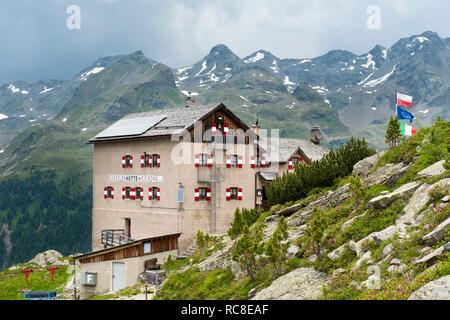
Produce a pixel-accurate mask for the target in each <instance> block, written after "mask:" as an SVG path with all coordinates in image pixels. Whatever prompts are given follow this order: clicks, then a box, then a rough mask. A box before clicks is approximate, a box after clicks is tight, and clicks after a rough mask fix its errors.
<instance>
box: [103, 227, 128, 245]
mask: <svg viewBox="0 0 450 320" xmlns="http://www.w3.org/2000/svg"><path fill="white" fill-rule="evenodd" d="M133 241H134V240H133V239H130V238H128V237H126V236H125V230H120V229H110V230H102V244H103V245H104V246H105V248H111V247H116V246H120V245H122V244H126V243H130V242H133Z"/></svg>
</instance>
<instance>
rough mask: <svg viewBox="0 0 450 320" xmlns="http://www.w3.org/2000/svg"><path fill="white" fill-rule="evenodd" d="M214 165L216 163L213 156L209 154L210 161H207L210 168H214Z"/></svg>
mask: <svg viewBox="0 0 450 320" xmlns="http://www.w3.org/2000/svg"><path fill="white" fill-rule="evenodd" d="M213 163H214V159H213V155H212V154H208V159H207V165H208V168H212V167H213Z"/></svg>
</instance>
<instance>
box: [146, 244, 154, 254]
mask: <svg viewBox="0 0 450 320" xmlns="http://www.w3.org/2000/svg"><path fill="white" fill-rule="evenodd" d="M149 253H152V243H151V242H146V243H144V254H149Z"/></svg>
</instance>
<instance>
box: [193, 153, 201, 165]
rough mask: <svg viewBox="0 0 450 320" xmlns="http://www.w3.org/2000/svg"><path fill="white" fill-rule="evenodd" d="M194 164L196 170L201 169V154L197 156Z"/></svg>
mask: <svg viewBox="0 0 450 320" xmlns="http://www.w3.org/2000/svg"><path fill="white" fill-rule="evenodd" d="M194 164H195V167H196V168H198V167H200V155H199V154H196V155H195V159H194Z"/></svg>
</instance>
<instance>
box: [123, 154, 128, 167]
mask: <svg viewBox="0 0 450 320" xmlns="http://www.w3.org/2000/svg"><path fill="white" fill-rule="evenodd" d="M126 167H127V161H126V156H122V168H126Z"/></svg>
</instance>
